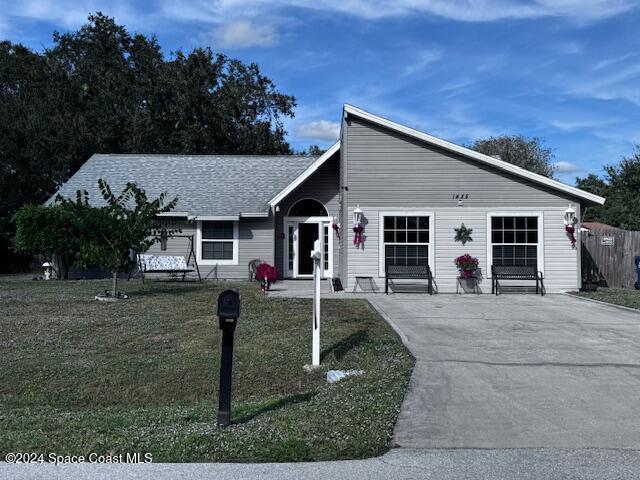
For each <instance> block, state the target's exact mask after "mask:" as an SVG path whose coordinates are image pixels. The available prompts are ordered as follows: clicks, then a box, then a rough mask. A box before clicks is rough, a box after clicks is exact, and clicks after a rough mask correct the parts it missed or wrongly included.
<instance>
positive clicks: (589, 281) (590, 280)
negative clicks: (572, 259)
mask: <svg viewBox="0 0 640 480" xmlns="http://www.w3.org/2000/svg"><path fill="white" fill-rule="evenodd" d="M600 280H602V277H601V276H600V274H599V273H598V271H597V270H594V269H593V268H592V269H590V270H589V271H588V272H587V273H586V274H585V275H583V276H582V288H581V290H582V291H583V292H595V291H596V290H598V284H599V283H600Z"/></svg>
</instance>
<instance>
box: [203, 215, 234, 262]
mask: <svg viewBox="0 0 640 480" xmlns="http://www.w3.org/2000/svg"><path fill="white" fill-rule="evenodd" d="M236 241H237V238H236V225H235V222H232V221H203V222H201V226H200V260H201V261H204V262H205V263H206V262H211V263H233V262H235V261H237V259H236V258H235V257H236V250H237V249H236Z"/></svg>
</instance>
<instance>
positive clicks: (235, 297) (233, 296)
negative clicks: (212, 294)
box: [218, 290, 240, 326]
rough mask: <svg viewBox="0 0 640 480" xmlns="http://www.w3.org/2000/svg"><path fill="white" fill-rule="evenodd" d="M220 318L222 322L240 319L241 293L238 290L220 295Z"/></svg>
mask: <svg viewBox="0 0 640 480" xmlns="http://www.w3.org/2000/svg"><path fill="white" fill-rule="evenodd" d="M218 317H220V320H221V321H222V320H223V319H224V320H231V319H234V320H237V319H238V317H240V293H239V292H238V290H225V291H224V292H222V293H221V294H220V296H219V297H218ZM220 326H222V323H221V324H220Z"/></svg>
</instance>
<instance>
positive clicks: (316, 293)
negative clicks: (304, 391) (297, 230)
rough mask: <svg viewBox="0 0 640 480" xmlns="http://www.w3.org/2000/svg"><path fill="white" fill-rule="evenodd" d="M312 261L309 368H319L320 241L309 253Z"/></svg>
mask: <svg viewBox="0 0 640 480" xmlns="http://www.w3.org/2000/svg"><path fill="white" fill-rule="evenodd" d="M311 258H312V259H313V322H312V329H313V339H312V350H311V366H312V367H319V366H320V276H321V270H320V262H321V260H322V247H321V245H320V240H316V241H315V242H314V244H313V251H312V252H311Z"/></svg>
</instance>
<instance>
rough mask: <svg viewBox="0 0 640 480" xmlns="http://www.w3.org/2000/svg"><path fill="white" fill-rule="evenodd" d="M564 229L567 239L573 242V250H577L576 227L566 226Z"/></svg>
mask: <svg viewBox="0 0 640 480" xmlns="http://www.w3.org/2000/svg"><path fill="white" fill-rule="evenodd" d="M564 229H565V230H566V232H567V237H569V240H571V246H572V247H573V248H576V236H575V232H576V227H574V226H573V225H566V226H565V227H564Z"/></svg>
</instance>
